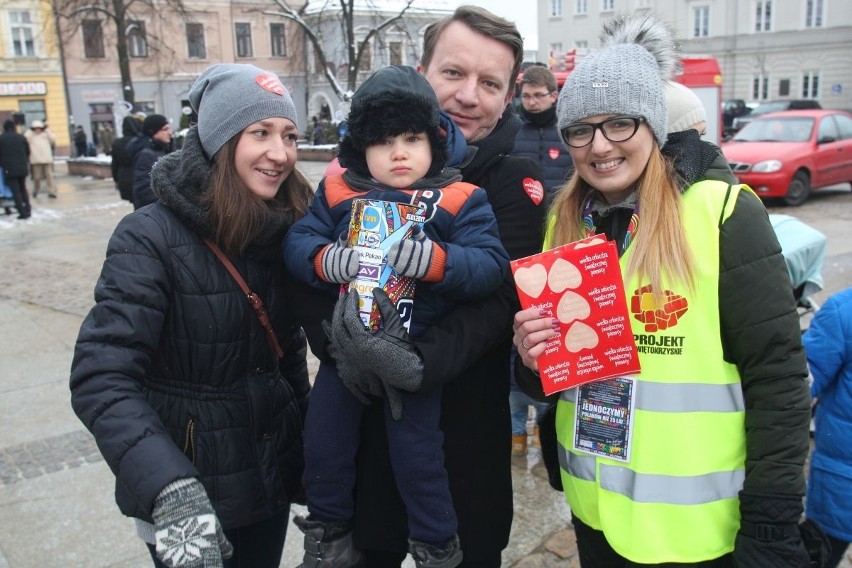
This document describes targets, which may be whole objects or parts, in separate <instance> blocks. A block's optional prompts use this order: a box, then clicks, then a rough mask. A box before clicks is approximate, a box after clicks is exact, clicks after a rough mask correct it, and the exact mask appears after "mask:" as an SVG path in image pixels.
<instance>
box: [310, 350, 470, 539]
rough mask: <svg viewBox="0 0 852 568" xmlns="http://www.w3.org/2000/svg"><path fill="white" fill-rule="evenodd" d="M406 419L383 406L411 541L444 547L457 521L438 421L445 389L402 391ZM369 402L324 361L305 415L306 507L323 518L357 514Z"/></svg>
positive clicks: (346, 517)
mask: <svg viewBox="0 0 852 568" xmlns="http://www.w3.org/2000/svg"><path fill="white" fill-rule="evenodd" d="M402 403H403V411H402V419H401V420H398V421H397V420H394V419H393V418H392V417H391V413H390V406H389V405H388V404H387V401H384V400H376V402H375V404H384V405H385V412H384V414H385V424H386V426H387V436H388V446H389V451H390V459H391V465H392V467H393V472H394V477H395V478H396V484H397V487H398V489H399V493H400V496H401V497H402V500H403V502H404V503H405V509H406V513H407V515H408V531H409V536H410V538H411V539H413V540H418V541H421V542H426V543H429V544H432V545H435V546H440V547H443V546H444V545H445V544H446V542H447V541H448V540H449V539H450V538H452V536H453V535H455V534H456V532H457V530H458V520H457V519H456V513H455V509H454V508H453V501H452V497H451V496H450V489H449V483H448V480H447V470H446V468H445V467H444V451H443V444H444V434H443V432H441V430H440V427H439V420H440V417H441V390H440V389H434V390H432V391H429V392H426V393H417V394H412V393H406V392H403V393H402ZM363 411H364V405H363V404H362V403H361V402H360V401H359V400H358V399H357V398H355V396H353V395H352V393H351V392H349V390H348V389H347V388H346V387H345V386H344V385H343V382H342V381H341V380H340V377H338V376H337V370H336V369H335V368H334V367H333V366H331V365H326V364H321V365H320V368H319V371H318V372H317V376H316V380H315V381H314V387H313V389H312V390H311V403H310V405H308V415H307V418H306V419H305V434H304V440H305V475H304V484H305V494H306V495H307V499H308V511H309V512H310V514H311V516H313V517H314V518H316V519H318V520H321V521H342V520H348V519H351V518H353V516H354V514H355V509H354V507H355V505H354V498H353V489H354V487H355V457H356V455H357V453H358V441H359V437H360V424H361V416H362V414H363Z"/></svg>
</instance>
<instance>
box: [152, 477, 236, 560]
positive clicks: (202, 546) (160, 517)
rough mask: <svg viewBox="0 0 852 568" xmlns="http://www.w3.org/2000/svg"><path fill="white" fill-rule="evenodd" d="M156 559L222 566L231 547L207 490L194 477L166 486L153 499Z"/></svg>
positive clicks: (232, 550) (230, 551)
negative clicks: (154, 499)
mask: <svg viewBox="0 0 852 568" xmlns="http://www.w3.org/2000/svg"><path fill="white" fill-rule="evenodd" d="M151 515H152V516H153V518H154V534H155V538H156V540H157V558H159V559H160V561H161V562H162V563H163V564H165V565H166V566H168V567H169V568H221V567H222V566H224V563H223V561H222V559H223V558H230V557H231V555H232V554H233V553H234V547H233V546H231V543H230V542H228V539H227V538H225V533H224V532H223V531H222V525H220V524H219V519H217V518H216V513H215V512H214V511H213V506H212V505H211V504H210V499H209V498H208V497H207V492H206V491H204V486H203V485H201V482H200V481H198V480H197V479H194V478H188V479H178V480H177V481H173V482H172V483H169V484H168V485H166V487H165V488H163V490H162V491H160V494H159V495H157V499H156V501H154V510H153V512H152V513H151Z"/></svg>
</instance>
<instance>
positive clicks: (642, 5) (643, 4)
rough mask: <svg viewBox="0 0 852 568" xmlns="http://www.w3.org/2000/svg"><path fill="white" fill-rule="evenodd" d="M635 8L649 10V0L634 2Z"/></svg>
mask: <svg viewBox="0 0 852 568" xmlns="http://www.w3.org/2000/svg"><path fill="white" fill-rule="evenodd" d="M636 7H637V8H650V7H651V0H636Z"/></svg>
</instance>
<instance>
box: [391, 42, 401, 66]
mask: <svg viewBox="0 0 852 568" xmlns="http://www.w3.org/2000/svg"><path fill="white" fill-rule="evenodd" d="M388 58H389V63H390V64H391V65H402V42H401V41H389V42H388Z"/></svg>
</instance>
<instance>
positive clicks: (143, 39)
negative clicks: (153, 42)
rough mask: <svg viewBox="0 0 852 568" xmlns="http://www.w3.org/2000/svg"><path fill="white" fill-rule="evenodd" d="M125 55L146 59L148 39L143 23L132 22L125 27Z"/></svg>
mask: <svg viewBox="0 0 852 568" xmlns="http://www.w3.org/2000/svg"><path fill="white" fill-rule="evenodd" d="M127 53H128V55H130V57H148V38H147V36H146V35H145V22H140V21H138V20H133V21H131V22H130V25H129V26H127Z"/></svg>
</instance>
